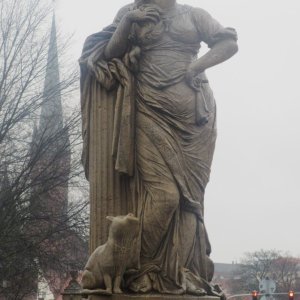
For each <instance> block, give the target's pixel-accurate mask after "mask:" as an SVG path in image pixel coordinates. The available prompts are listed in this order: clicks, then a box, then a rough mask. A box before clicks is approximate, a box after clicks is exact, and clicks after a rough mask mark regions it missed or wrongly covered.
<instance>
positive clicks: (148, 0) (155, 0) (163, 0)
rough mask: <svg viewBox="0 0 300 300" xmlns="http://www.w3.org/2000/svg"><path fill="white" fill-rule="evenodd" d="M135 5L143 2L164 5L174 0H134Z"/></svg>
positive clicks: (174, 1) (143, 3)
mask: <svg viewBox="0 0 300 300" xmlns="http://www.w3.org/2000/svg"><path fill="white" fill-rule="evenodd" d="M135 3H136V5H137V6H140V5H145V4H156V5H158V6H165V5H166V4H171V5H172V4H174V3H176V0H135Z"/></svg>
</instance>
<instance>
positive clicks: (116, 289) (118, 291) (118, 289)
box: [113, 288, 123, 294]
mask: <svg viewBox="0 0 300 300" xmlns="http://www.w3.org/2000/svg"><path fill="white" fill-rule="evenodd" d="M113 292H114V294H123V291H122V290H121V289H120V288H114V291H113Z"/></svg>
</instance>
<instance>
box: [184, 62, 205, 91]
mask: <svg viewBox="0 0 300 300" xmlns="http://www.w3.org/2000/svg"><path fill="white" fill-rule="evenodd" d="M202 72H204V70H199V69H198V68H197V67H196V64H195V63H191V64H190V66H189V67H188V69H187V71H186V74H185V80H186V82H187V84H188V85H189V86H190V87H191V88H193V89H195V90H199V89H200V88H201V85H202V83H203V82H205V80H203V78H202V76H201V73H202Z"/></svg>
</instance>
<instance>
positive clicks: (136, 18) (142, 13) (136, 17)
mask: <svg viewBox="0 0 300 300" xmlns="http://www.w3.org/2000/svg"><path fill="white" fill-rule="evenodd" d="M125 17H126V18H127V19H128V20H129V21H130V22H132V23H134V22H136V23H142V22H154V23H157V22H158V21H159V12H158V10H157V9H156V8H155V7H153V6H145V7H140V8H139V9H135V10H132V11H129V12H128V13H127V14H126V16H125Z"/></svg>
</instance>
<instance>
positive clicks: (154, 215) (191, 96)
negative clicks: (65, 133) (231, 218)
mask: <svg viewBox="0 0 300 300" xmlns="http://www.w3.org/2000/svg"><path fill="white" fill-rule="evenodd" d="M201 42H204V43H206V44H207V45H208V47H209V48H210V50H209V51H208V52H207V53H206V54H205V55H203V56H201V57H200V58H197V55H198V52H199V49H200V43H201ZM236 52H237V44H236V33H235V31H234V30H233V29H231V28H224V27H223V26H221V25H220V24H219V23H218V22H217V21H216V20H214V19H213V18H212V17H211V16H210V15H209V14H208V13H207V12H206V11H204V10H203V9H200V8H194V7H190V6H187V5H180V4H178V3H176V0H148V1H146V0H139V1H136V2H135V3H133V4H130V5H127V6H126V7H123V8H122V9H121V10H120V11H119V13H118V15H117V16H116V18H115V20H114V22H113V24H112V25H110V26H108V27H106V28H105V29H104V30H103V31H101V32H99V33H97V34H94V35H92V36H90V37H89V38H88V39H87V40H86V43H85V45H84V49H83V54H82V57H81V59H80V64H81V72H82V73H81V93H82V116H83V138H84V152H83V162H84V166H85V171H86V175H87V178H88V179H89V181H90V188H91V190H90V191H91V250H94V249H95V248H96V246H98V245H99V244H101V243H103V242H104V241H105V239H106V223H105V219H104V217H105V216H106V215H111V214H115V215H118V214H127V213H128V212H130V211H133V212H134V213H135V215H136V216H137V217H138V218H139V219H140V222H141V228H140V234H139V240H138V242H137V247H139V252H140V258H139V259H140V261H139V266H140V267H139V269H138V270H136V271H135V272H132V271H131V272H130V275H129V274H128V275H127V276H126V277H125V285H126V288H127V289H128V290H130V291H133V292H137V293H139V292H151V291H156V292H159V293H171V294H183V293H191V294H211V295H214V294H217V292H216V291H215V290H214V288H213V287H212V286H211V285H210V284H209V282H210V281H211V279H212V276H213V263H212V261H211V260H210V258H209V255H210V252H211V247H210V243H209V240H208V236H207V232H206V229H205V225H204V211H203V210H204V209H203V206H204V203H203V202H204V192H205V187H206V185H207V183H208V180H209V176H210V167H211V162H212V157H213V152H214V147H215V140H216V109H215V101H214V97H213V94H212V92H211V90H210V87H209V84H208V80H207V78H206V76H205V74H204V71H205V70H206V69H208V68H210V67H212V66H214V65H216V64H219V63H222V62H223V61H225V60H227V59H229V58H230V57H231V56H233V55H234V54H235V53H236Z"/></svg>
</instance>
